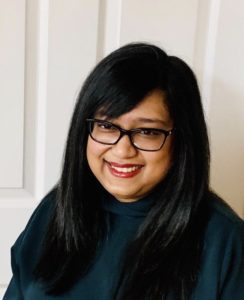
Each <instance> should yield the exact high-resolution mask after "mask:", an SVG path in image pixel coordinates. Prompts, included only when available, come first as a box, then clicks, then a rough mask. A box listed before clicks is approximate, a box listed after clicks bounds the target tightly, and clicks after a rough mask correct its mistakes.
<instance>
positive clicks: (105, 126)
mask: <svg viewBox="0 0 244 300" xmlns="http://www.w3.org/2000/svg"><path fill="white" fill-rule="evenodd" d="M96 127H97V128H98V129H99V130H103V131H115V130H117V128H116V127H114V126H113V125H112V124H110V123H107V122H96Z"/></svg>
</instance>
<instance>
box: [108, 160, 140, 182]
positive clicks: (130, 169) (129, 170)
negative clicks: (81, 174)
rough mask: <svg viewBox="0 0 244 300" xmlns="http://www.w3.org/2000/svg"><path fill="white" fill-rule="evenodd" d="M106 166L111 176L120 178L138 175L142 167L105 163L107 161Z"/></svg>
mask: <svg viewBox="0 0 244 300" xmlns="http://www.w3.org/2000/svg"><path fill="white" fill-rule="evenodd" d="M106 164H107V166H108V168H109V171H110V172H111V174H112V175H114V176H116V177H122V178H130V177H134V176H136V175H137V174H138V173H140V171H141V169H142V167H143V165H137V164H118V163H114V162H107V161H106Z"/></svg>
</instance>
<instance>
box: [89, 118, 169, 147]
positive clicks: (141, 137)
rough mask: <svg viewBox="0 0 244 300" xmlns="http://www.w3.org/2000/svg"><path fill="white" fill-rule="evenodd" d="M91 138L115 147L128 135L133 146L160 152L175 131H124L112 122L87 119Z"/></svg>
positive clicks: (151, 129)
mask: <svg viewBox="0 0 244 300" xmlns="http://www.w3.org/2000/svg"><path fill="white" fill-rule="evenodd" d="M86 121H87V123H88V131H89V134H90V137H91V138H92V139H93V140H94V141H96V142H98V143H101V144H104V145H115V144H116V143H118V141H119V140H120V139H121V138H122V137H123V136H124V135H128V137H129V139H130V142H131V143H132V145H133V146H134V147H135V148H137V149H139V150H143V151H158V150H160V149H161V148H162V147H163V145H164V143H165V141H166V139H167V137H168V136H169V135H171V134H172V132H173V129H171V130H164V129H158V128H135V129H131V130H126V129H123V128H121V127H119V126H117V125H115V124H113V123H111V122H108V121H104V120H99V119H87V120H86Z"/></svg>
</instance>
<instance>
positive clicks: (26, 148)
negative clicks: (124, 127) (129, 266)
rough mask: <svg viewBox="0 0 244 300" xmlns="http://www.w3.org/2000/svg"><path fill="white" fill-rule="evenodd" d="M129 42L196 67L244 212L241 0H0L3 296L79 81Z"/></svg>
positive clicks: (223, 191) (224, 177) (222, 180)
mask: <svg viewBox="0 0 244 300" xmlns="http://www.w3.org/2000/svg"><path fill="white" fill-rule="evenodd" d="M131 41H148V42H152V43H156V44H158V45H159V46H161V47H163V48H164V49H165V50H166V51H168V52H169V53H171V54H174V55H179V56H180V57H182V58H183V59H184V60H186V61H187V62H188V63H189V64H190V65H191V66H192V68H193V69H194V70H195V72H196V74H197V76H198V78H199V83H200V87H201V91H202V95H203V103H204V107H205V111H206V117H207V121H208V125H209V131H210V137H211V148H212V168H211V174H212V176H211V178H212V180H211V181H212V186H213V188H214V189H215V190H216V191H217V192H218V193H219V194H220V195H221V196H223V198H225V199H226V200H227V201H228V202H229V203H230V204H231V205H232V206H233V208H234V209H235V210H236V211H237V212H238V213H239V214H240V215H242V216H244V185H243V182H244V172H243V169H244V125H243V119H244V102H243V98H244V85H243V80H244V58H243V53H244V2H243V1H241V0H234V1H233V0H232V1H231V0H222V1H221V0H212V1H211V0H182V1H179V0H172V1H167V0H153V1H150V0H100V1H99V0H61V1H60V0H49V1H48V0H11V1H8V0H0V49H1V50H0V51H1V52H0V84H1V88H0V253H1V255H0V290H1V292H0V296H1V295H2V294H3V293H4V290H5V288H6V285H7V283H8V282H9V280H10V277H11V270H10V246H11V245H12V244H13V243H14V241H15V239H16V238H17V236H18V235H19V233H20V232H21V230H23V228H24V226H25V224H26V222H27V220H28V218H29V216H30V214H31V213H32V211H33V209H34V208H35V207H36V205H37V204H38V202H39V201H40V200H41V198H42V197H43V196H44V195H45V194H46V193H47V192H48V190H49V189H50V188H51V187H52V186H53V185H54V184H55V183H56V181H57V180H58V177H59V174H60V168H61V161H62V154H63V149H64V144H65V140H66V134H67V130H68V125H69V121H70V117H71V113H72V109H73V106H74V102H75V98H76V96H77V94H78V91H79V88H80V86H81V84H82V81H83V80H84V78H85V76H86V75H87V74H88V72H89V71H90V69H91V68H92V67H93V66H94V64H95V63H96V62H97V61H98V60H99V59H100V58H102V57H103V56H104V55H106V54H108V53H109V52H110V51H112V50H113V49H115V48H117V47H119V46H120V45H122V44H125V43H128V42H131Z"/></svg>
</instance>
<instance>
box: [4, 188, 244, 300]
mask: <svg viewBox="0 0 244 300" xmlns="http://www.w3.org/2000/svg"><path fill="white" fill-rule="evenodd" d="M52 200H53V199H52V194H51V195H49V196H48V197H45V198H44V199H43V201H42V202H41V203H40V205H39V206H38V208H37V209H36V210H35V212H34V213H33V215H32V217H31V219H30V221H29V222H28V224H27V226H26V228H25V230H24V231H23V232H22V234H21V235H20V236H19V238H18V239H17V241H16V243H15V244H14V246H13V247H12V249H11V251H12V252H11V254H12V269H13V278H12V280H11V282H10V284H9V287H8V289H7V292H6V294H5V296H4V298H3V300H17V299H18V300H21V299H26V300H43V299H50V300H51V299H53V300H54V299H70V300H78V299H84V300H112V298H111V290H112V287H113V286H114V284H116V281H117V279H118V274H119V270H120V267H121V266H120V262H121V261H122V259H121V258H122V255H123V253H124V250H125V247H126V245H127V243H128V242H129V241H131V240H132V239H133V237H134V235H135V232H136V231H137V229H138V227H139V225H140V224H141V223H142V221H143V220H144V218H145V216H146V215H147V212H148V211H149V209H150V207H151V206H152V204H153V200H152V199H151V198H150V197H147V198H144V199H142V200H140V201H137V202H134V203H121V202H119V201H117V200H116V199H114V198H112V197H110V198H109V199H105V200H104V203H103V207H104V210H105V212H106V213H107V215H108V217H109V231H108V235H107V236H106V239H105V241H104V243H103V245H102V249H101V251H99V254H98V255H97V258H96V261H95V263H94V265H93V267H92V268H91V270H90V271H89V273H88V274H87V275H86V276H85V277H84V278H83V279H81V280H79V281H78V282H77V283H76V284H75V286H74V287H73V288H72V290H71V291H70V292H68V293H66V294H64V295H63V296H59V297H51V296H47V295H45V293H44V291H43V290H42V289H41V287H40V286H39V285H38V284H37V283H36V282H35V281H34V280H33V276H32V270H33V267H34V265H35V263H36V261H37V259H38V255H39V252H40V248H41V247H40V241H41V240H42V237H43V233H44V231H45V228H46V225H47V222H48V219H49V216H50V210H51V207H52V203H53V201H52ZM217 299H221V300H244V222H243V221H242V220H240V219H239V218H238V217H237V216H235V215H234V214H233V213H232V211H231V210H229V209H228V208H226V207H225V206H223V205H221V204H220V203H218V202H213V203H212V205H211V214H210V219H209V221H208V224H207V227H206V231H205V236H204V249H203V259H202V266H201V271H200V274H199V279H198V284H197V286H196V288H195V290H194V293H193V296H192V298H191V300H217ZM177 300H178V299H177Z"/></svg>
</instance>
